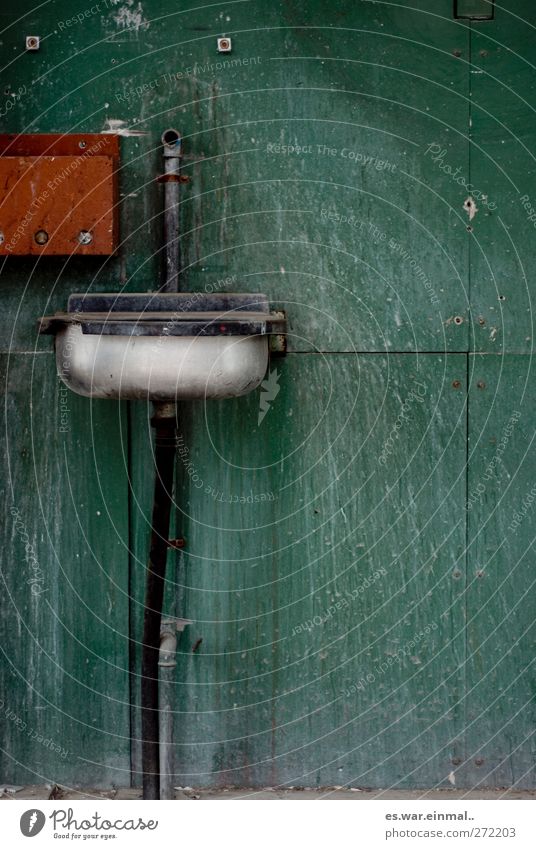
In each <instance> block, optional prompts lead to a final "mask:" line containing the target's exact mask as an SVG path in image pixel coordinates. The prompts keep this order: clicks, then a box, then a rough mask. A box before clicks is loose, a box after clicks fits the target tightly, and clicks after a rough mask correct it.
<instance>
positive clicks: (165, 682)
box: [158, 619, 192, 799]
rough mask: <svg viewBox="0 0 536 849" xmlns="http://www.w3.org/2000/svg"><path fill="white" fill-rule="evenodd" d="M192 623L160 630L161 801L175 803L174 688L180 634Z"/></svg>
mask: <svg viewBox="0 0 536 849" xmlns="http://www.w3.org/2000/svg"><path fill="white" fill-rule="evenodd" d="M191 624H192V623H191V620H190V619H165V620H163V621H162V627H161V628H160V659H159V661H158V666H159V667H160V687H159V690H160V698H159V707H160V798H161V799H173V798H174V797H175V792H174V791H175V788H174V784H173V772H174V763H173V704H172V702H173V696H172V694H173V685H174V683H175V681H174V674H175V667H176V666H177V661H176V659H175V653H176V651H177V632H182V631H184V629H185V627H186V625H191Z"/></svg>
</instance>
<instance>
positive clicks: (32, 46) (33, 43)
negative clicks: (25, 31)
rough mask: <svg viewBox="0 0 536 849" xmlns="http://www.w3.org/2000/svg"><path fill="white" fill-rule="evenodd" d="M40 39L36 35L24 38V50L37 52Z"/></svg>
mask: <svg viewBox="0 0 536 849" xmlns="http://www.w3.org/2000/svg"><path fill="white" fill-rule="evenodd" d="M40 42H41V39H40V38H39V36H38V35H27V36H26V50H39V45H40Z"/></svg>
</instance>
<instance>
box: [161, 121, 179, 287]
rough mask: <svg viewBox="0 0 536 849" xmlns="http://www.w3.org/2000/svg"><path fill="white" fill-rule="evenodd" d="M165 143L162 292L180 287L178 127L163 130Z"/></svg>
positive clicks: (163, 142) (163, 141)
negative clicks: (164, 271) (163, 276)
mask: <svg viewBox="0 0 536 849" xmlns="http://www.w3.org/2000/svg"><path fill="white" fill-rule="evenodd" d="M162 144H163V146H164V173H163V175H162V177H161V178H160V179H161V180H162V182H163V183H164V244H165V246H166V277H165V282H164V285H163V287H162V290H163V291H164V292H178V291H179V270H180V242H179V196H180V194H179V188H180V182H181V176H180V170H181V154H182V139H181V136H180V133H178V132H177V130H173V129H169V130H166V131H165V132H163V133H162Z"/></svg>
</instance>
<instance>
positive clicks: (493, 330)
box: [489, 327, 499, 342]
mask: <svg viewBox="0 0 536 849" xmlns="http://www.w3.org/2000/svg"><path fill="white" fill-rule="evenodd" d="M498 332H499V328H498V327H492V328H491V333H490V334H489V341H490V342H495V337H496V336H497V333H498Z"/></svg>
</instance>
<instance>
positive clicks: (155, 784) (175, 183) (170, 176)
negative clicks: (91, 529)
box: [141, 128, 185, 799]
mask: <svg viewBox="0 0 536 849" xmlns="http://www.w3.org/2000/svg"><path fill="white" fill-rule="evenodd" d="M162 145H163V148H164V150H163V156H164V173H163V174H162V175H161V176H160V177H159V178H158V180H159V182H161V183H163V184H164V245H165V251H166V274H165V282H164V284H163V286H162V290H163V291H164V292H177V291H178V288H179V267H180V251H179V186H180V183H181V182H185V178H182V177H181V174H180V162H181V149H182V145H181V136H180V133H178V132H177V130H174V129H172V128H171V129H168V130H165V131H164V132H163V133H162ZM151 424H152V425H153V427H154V429H155V447H154V461H155V484H154V500H153V513H152V520H151V548H150V553H149V563H148V566H147V580H146V588H145V609H144V618H143V647H142V659H141V737H142V746H141V761H142V773H143V798H144V799H160V790H161V788H160V769H161V765H160V734H159V686H158V660H159V653H160V627H161V619H162V605H163V603H164V583H165V577H166V561H167V550H168V545H169V521H170V514H171V503H172V490H173V478H174V470H175V453H176V447H177V431H176V424H177V405H176V404H175V403H166V402H159V403H155V405H154V415H153V418H152V419H151ZM175 640H176V636H175ZM168 642H169V640H168ZM166 689H167V688H166ZM168 713H169V711H168ZM168 730H169V729H168ZM169 751H170V747H169V746H166V748H165V752H166V755H165V757H166V760H167V759H169ZM166 772H168V773H170V772H171V770H170V769H168V764H167V763H166ZM165 792H169V787H166V788H165Z"/></svg>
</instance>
